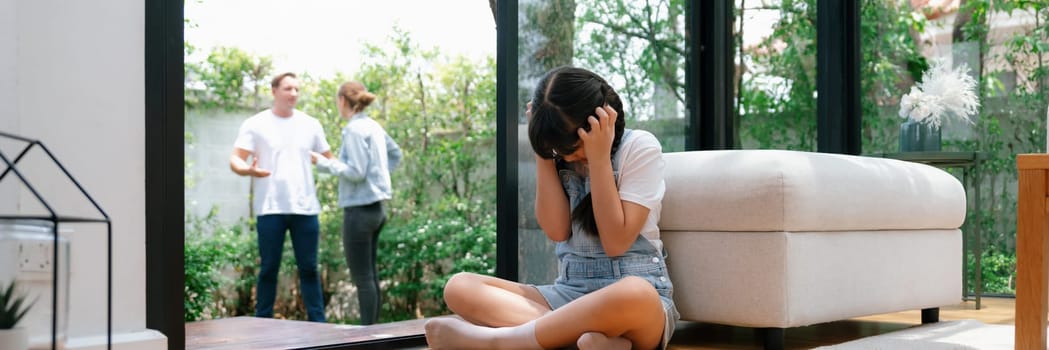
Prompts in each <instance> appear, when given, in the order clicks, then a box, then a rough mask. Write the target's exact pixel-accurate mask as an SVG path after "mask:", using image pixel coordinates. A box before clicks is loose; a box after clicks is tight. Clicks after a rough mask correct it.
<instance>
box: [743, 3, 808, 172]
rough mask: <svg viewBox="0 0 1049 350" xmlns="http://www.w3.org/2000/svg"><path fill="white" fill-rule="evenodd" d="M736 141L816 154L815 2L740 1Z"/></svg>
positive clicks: (761, 147) (749, 145)
mask: <svg viewBox="0 0 1049 350" xmlns="http://www.w3.org/2000/svg"><path fill="white" fill-rule="evenodd" d="M735 8H736V20H735V23H734V26H735V28H734V29H733V30H734V31H735V37H736V43H735V48H736V50H737V51H736V55H735V60H736V80H737V81H736V84H735V85H736V87H737V91H736V108H735V112H736V120H735V123H734V125H736V126H737V129H736V131H735V132H736V133H737V134H736V138H735V139H736V140H739V141H738V142H739V143H740V144H739V146H740V148H745V149H751V148H756V149H792V150H805V151H815V150H816V0H783V1H745V0H736V2H735Z"/></svg>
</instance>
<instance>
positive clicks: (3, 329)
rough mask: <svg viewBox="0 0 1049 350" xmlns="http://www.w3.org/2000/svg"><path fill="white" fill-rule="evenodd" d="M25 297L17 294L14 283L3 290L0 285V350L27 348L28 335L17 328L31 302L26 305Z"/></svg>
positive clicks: (24, 330) (21, 349) (31, 304)
mask: <svg viewBox="0 0 1049 350" xmlns="http://www.w3.org/2000/svg"><path fill="white" fill-rule="evenodd" d="M26 298H27V295H26V294H24V293H19V291H18V288H17V285H16V283H15V281H13V280H12V281H11V283H10V284H8V285H7V287H6V288H5V287H4V286H2V285H0V349H4V350H25V349H27V348H29V333H28V332H26V329H25V328H17V327H16V326H17V325H18V321H21V320H22V317H25V315H26V313H28V312H29V308H30V307H31V306H33V302H30V303H28V304H26Z"/></svg>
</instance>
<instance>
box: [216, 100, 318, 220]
mask: <svg viewBox="0 0 1049 350" xmlns="http://www.w3.org/2000/svg"><path fill="white" fill-rule="evenodd" d="M233 147H235V148H240V149H244V150H246V151H249V152H251V153H252V154H253V156H254V157H255V158H256V159H258V161H259V162H258V167H259V168H262V169H263V170H267V171H269V172H270V176H267V177H254V178H253V180H254V181H255V200H254V201H253V203H252V205H253V206H254V209H255V215H268V214H302V215H316V214H319V213H320V211H321V207H320V202H318V201H317V188H316V186H315V185H314V183H313V165H312V163H311V162H310V151H314V152H317V153H324V152H327V151H329V150H331V146H329V145H328V141H327V140H325V138H324V129H323V128H322V127H321V123H320V122H319V121H317V119H315V118H313V117H311V116H309V115H306V114H305V113H302V112H299V111H297V110H296V111H295V112H294V113H293V114H292V116H291V117H287V118H285V117H280V116H277V115H276V114H273V111H272V110H269V109H267V110H265V111H262V112H260V113H259V114H256V115H254V116H252V117H251V118H248V119H247V120H245V121H244V123H243V124H241V125H240V132H239V133H238V135H237V140H236V141H234V143H233ZM251 162H252V161H251V160H250V159H249V160H248V164H251Z"/></svg>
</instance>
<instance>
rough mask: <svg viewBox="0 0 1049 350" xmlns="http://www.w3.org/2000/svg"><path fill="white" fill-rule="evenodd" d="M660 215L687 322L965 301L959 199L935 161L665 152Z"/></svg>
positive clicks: (781, 322)
mask: <svg viewBox="0 0 1049 350" xmlns="http://www.w3.org/2000/svg"><path fill="white" fill-rule="evenodd" d="M665 160H666V185H667V191H666V196H665V197H664V199H663V211H662V217H661V220H660V224H659V225H660V228H661V230H662V238H663V241H664V244H665V246H666V248H667V250H668V253H669V258H668V259H667V263H668V269H669V270H670V276H671V280H673V282H674V287H675V291H674V300H675V302H676V303H677V307H678V310H679V311H680V312H681V316H682V319H683V320H688V321H698V322H709V323H718V324H727V325H735V326H746V327H756V328H764V329H766V332H765V334H766V336H765V344H766V348H778V347H782V339H783V332H784V329H785V328H790V327H798V326H806V325H811V324H816V323H822V322H829V321H836V320H842V319H847V318H852V317H859V316H866V315H873V314H880V313H888V312H897V311H903V310H915V309H922V311H923V312H922V318H923V320H922V321H923V322H935V321H937V320H938V307H940V306H944V305H953V304H956V303H958V302H960V301H961V300H962V275H961V273H962V234H961V231H960V230H959V227H960V226H961V224H962V222H963V220H964V218H965V210H966V202H965V201H966V199H965V190H964V189H963V187H962V185H961V183H960V182H959V181H958V180H957V179H956V178H955V177H953V176H951V175H950V174H948V173H946V172H944V171H942V170H940V169H937V168H934V167H930V166H927V165H922V164H917V163H910V162H903V161H897V160H892V159H883V158H870V157H859V156H847V155H837V154H826V153H810V152H795V151H775V150H731V151H696V152H681V153H667V154H665Z"/></svg>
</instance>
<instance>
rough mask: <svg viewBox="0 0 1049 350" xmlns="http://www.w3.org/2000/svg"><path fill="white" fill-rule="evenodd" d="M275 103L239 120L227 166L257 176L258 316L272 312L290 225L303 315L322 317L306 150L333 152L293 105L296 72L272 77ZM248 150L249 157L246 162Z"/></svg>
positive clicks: (316, 209) (315, 124)
mask: <svg viewBox="0 0 1049 350" xmlns="http://www.w3.org/2000/svg"><path fill="white" fill-rule="evenodd" d="M270 86H271V87H272V88H273V108H270V109H267V110H265V111H262V112H260V113H259V114H256V115H254V116H252V117H251V118H248V119H247V120H245V121H244V123H243V124H241V126H240V132H239V133H238V135H237V140H236V141H235V142H234V143H233V154H232V155H230V158H229V166H230V169H232V170H233V172H234V173H237V174H238V175H241V176H251V177H252V180H253V181H254V182H255V186H254V188H255V199H254V201H253V202H252V206H253V208H254V210H255V215H256V223H255V226H256V230H257V231H258V239H259V258H260V260H261V265H262V266H261V267H260V268H259V279H258V285H257V301H256V303H255V316H256V317H273V303H274V300H275V299H276V294H277V272H278V271H279V270H280V263H281V261H280V260H281V255H282V253H283V247H284V235H285V232H288V231H291V243H292V249H293V250H294V251H295V264H296V266H297V267H298V270H299V284H300V287H301V291H302V300H303V303H304V304H305V305H306V315H307V317H308V319H309V320H310V321H315V322H324V321H325V319H324V300H323V296H322V294H321V283H320V276H319V275H318V273H317V249H318V245H319V242H320V222H319V221H318V219H317V214H320V202H318V201H317V189H316V186H314V183H313V165H312V163H311V162H310V152H311V151H312V152H317V153H321V154H323V155H324V156H325V157H328V158H331V157H332V155H331V146H329V145H328V142H327V140H325V138H324V130H323V128H322V127H321V123H320V122H319V121H317V119H314V118H313V117H311V116H309V115H306V114H305V113H302V112H301V111H297V110H295V104H296V103H297V102H298V99H299V80H298V79H297V78H296V76H295V74H294V73H284V74H280V75H278V76H277V77H275V78H273V81H272V82H271V83H270ZM248 156H251V157H252V161H251V163H250V164H249V163H248Z"/></svg>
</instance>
